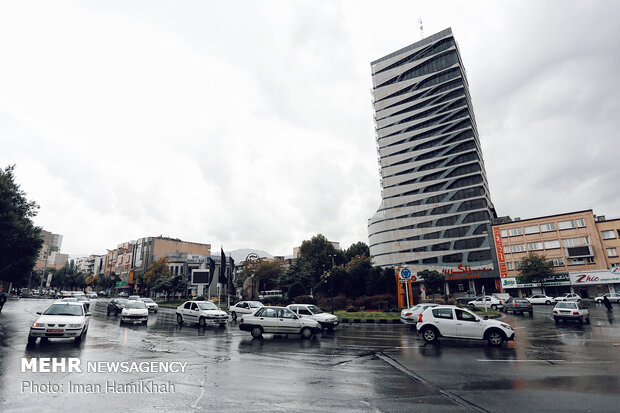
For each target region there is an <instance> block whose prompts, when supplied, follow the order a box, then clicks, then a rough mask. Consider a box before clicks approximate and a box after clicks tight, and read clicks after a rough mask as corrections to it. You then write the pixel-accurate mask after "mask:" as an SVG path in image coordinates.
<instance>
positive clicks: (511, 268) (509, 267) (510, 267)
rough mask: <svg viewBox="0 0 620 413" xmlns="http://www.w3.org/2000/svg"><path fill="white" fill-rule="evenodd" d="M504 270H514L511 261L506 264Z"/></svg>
mask: <svg viewBox="0 0 620 413" xmlns="http://www.w3.org/2000/svg"><path fill="white" fill-rule="evenodd" d="M506 269H507V270H514V269H515V265H514V263H513V262H512V261H508V262H506Z"/></svg>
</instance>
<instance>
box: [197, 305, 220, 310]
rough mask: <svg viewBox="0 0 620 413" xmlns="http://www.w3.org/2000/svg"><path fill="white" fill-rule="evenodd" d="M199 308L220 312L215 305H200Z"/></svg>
mask: <svg viewBox="0 0 620 413" xmlns="http://www.w3.org/2000/svg"><path fill="white" fill-rule="evenodd" d="M198 308H200V309H201V310H219V308H217V306H216V305H215V304H213V303H198Z"/></svg>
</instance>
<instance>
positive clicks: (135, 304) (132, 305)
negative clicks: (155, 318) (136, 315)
mask: <svg viewBox="0 0 620 413" xmlns="http://www.w3.org/2000/svg"><path fill="white" fill-rule="evenodd" d="M125 308H127V309H130V308H146V304H144V303H143V302H142V301H129V302H128V303H127V307H125Z"/></svg>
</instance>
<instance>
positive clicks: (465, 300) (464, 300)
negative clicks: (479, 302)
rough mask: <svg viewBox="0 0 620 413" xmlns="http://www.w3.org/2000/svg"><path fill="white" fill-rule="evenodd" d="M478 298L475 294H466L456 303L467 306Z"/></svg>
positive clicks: (458, 298)
mask: <svg viewBox="0 0 620 413" xmlns="http://www.w3.org/2000/svg"><path fill="white" fill-rule="evenodd" d="M477 298H478V296H476V295H474V294H465V295H462V296H460V297H456V302H457V303H458V304H460V305H467V304H468V303H469V302H470V301H474V300H476V299H477Z"/></svg>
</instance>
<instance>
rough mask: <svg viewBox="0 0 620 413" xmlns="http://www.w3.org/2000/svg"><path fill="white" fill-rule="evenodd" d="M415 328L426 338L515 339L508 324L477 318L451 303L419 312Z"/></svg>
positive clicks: (494, 343)
mask: <svg viewBox="0 0 620 413" xmlns="http://www.w3.org/2000/svg"><path fill="white" fill-rule="evenodd" d="M416 329H417V330H418V332H419V333H420V334H422V338H424V340H425V341H427V342H429V343H432V342H434V341H435V340H437V339H438V338H439V337H450V338H466V339H477V340H487V342H488V343H489V344H490V345H492V346H499V345H501V344H502V343H503V342H504V341H511V340H514V338H515V332H514V330H513V329H512V327H511V326H510V324H507V323H504V322H501V321H498V320H488V319H486V318H485V319H483V318H480V317H478V316H477V315H476V314H474V313H473V312H471V311H469V310H467V309H465V308H460V307H457V306H453V305H439V306H436V307H431V308H427V309H426V310H424V311H423V312H422V314H420V317H419V319H418V323H417V324H416Z"/></svg>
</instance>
